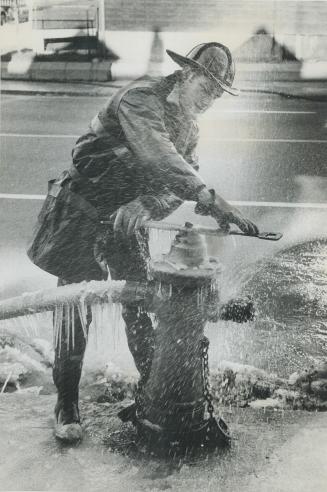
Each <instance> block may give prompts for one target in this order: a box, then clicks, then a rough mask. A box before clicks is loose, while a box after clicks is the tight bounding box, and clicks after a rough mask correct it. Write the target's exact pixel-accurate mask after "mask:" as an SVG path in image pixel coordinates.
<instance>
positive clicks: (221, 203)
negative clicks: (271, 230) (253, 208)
mask: <svg viewBox="0 0 327 492" xmlns="http://www.w3.org/2000/svg"><path fill="white" fill-rule="evenodd" d="M195 213H197V214H200V215H211V217H213V218H214V219H216V221H217V223H218V225H219V227H220V228H221V229H223V230H225V231H228V230H229V225H230V224H235V225H236V226H237V227H239V229H241V231H242V232H244V233H245V234H249V235H251V236H256V235H257V234H258V233H259V229H258V228H257V226H256V225H255V224H254V223H253V222H251V221H250V220H248V219H246V218H245V217H243V215H242V214H241V212H240V211H239V210H237V208H234V207H232V206H231V205H229V203H227V202H226V201H225V200H224V199H223V198H221V197H220V196H218V195H216V193H215V191H214V190H207V188H204V189H203V190H201V191H200V193H199V195H198V203H197V205H196V207H195Z"/></svg>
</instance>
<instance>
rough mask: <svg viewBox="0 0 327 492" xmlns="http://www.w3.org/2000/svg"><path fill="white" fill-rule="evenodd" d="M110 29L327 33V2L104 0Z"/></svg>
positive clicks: (291, 0)
mask: <svg viewBox="0 0 327 492" xmlns="http://www.w3.org/2000/svg"><path fill="white" fill-rule="evenodd" d="M104 2H105V22H106V29H108V30H111V31H116V30H118V31H122V30H124V31H149V30H150V31H151V30H152V29H153V28H154V27H159V28H160V29H161V30H163V31H199V30H200V31H203V30H204V31H208V30H209V31H211V30H216V29H219V28H226V26H229V28H231V29H235V30H237V29H238V28H240V27H241V28H242V29H244V28H245V27H246V28H248V29H251V30H252V31H253V30H256V29H257V28H258V27H262V26H265V27H266V28H268V29H270V30H271V31H275V32H278V33H280V34H313V35H318V34H321V35H325V34H326V26H327V2H325V1H302V0H298V1H296V0H228V1H226V0H133V1H131V0H104Z"/></svg>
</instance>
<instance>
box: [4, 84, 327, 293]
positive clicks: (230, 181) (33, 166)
mask: <svg viewBox="0 0 327 492" xmlns="http://www.w3.org/2000/svg"><path fill="white" fill-rule="evenodd" d="M112 90H113V89H111V88H108V95H110V91H112ZM105 101H106V98H105V97H71V96H50V95H49V96H35V95H34V96H29V95H26V96H25V95H3V96H2V99H1V106H2V107H1V115H2V125H1V185H0V200H1V204H2V206H1V211H0V217H1V238H2V239H1V256H0V263H1V266H2V268H3V271H4V274H3V275H2V278H1V281H2V285H1V289H0V297H9V296H11V295H15V294H17V293H21V292H23V291H25V290H33V289H35V288H36V287H38V286H42V285H43V286H46V285H49V283H51V282H52V285H53V282H54V279H53V278H50V276H48V275H46V274H44V273H43V272H41V271H39V270H38V269H37V268H35V267H34V266H33V265H31V264H30V262H29V261H28V259H27V258H26V256H25V247H26V243H27V241H28V239H29V237H30V234H31V228H32V227H33V224H34V222H35V219H36V216H37V213H38V210H39V209H40V206H41V203H42V202H41V200H42V197H43V195H45V193H46V189H47V181H48V180H49V179H51V178H53V177H56V176H57V175H58V174H59V173H60V172H61V171H62V170H63V169H65V168H67V167H68V166H69V165H70V162H71V157H70V156H71V149H72V146H73V144H74V142H75V140H76V139H77V137H78V136H79V135H80V134H82V133H83V132H84V131H85V130H86V128H87V125H88V123H89V121H90V120H91V118H92V117H93V116H94V115H95V114H96V112H97V111H98V110H99V108H101V106H102V105H103V104H104V103H105ZM326 121H327V103H323V102H315V101H308V100H301V99H285V98H280V97H278V96H273V95H257V96H253V97H249V96H246V95H243V96H241V97H239V98H233V97H232V96H228V95H227V96H225V97H224V98H222V99H220V100H218V101H217V102H216V103H215V104H214V106H213V107H212V108H211V109H210V110H209V111H208V112H207V113H206V114H205V115H203V116H201V118H200V120H199V125H200V142H199V146H198V154H199V157H200V160H199V162H200V170H201V174H202V176H203V177H204V179H205V181H206V182H207V183H208V186H209V187H214V188H215V189H216V190H217V191H218V192H219V193H221V194H222V196H224V197H225V198H227V199H229V200H233V201H236V202H237V204H238V205H239V206H243V207H244V206H246V208H245V209H244V212H245V213H247V215H249V216H250V217H252V218H253V219H255V220H257V221H258V224H259V226H260V227H261V228H264V229H265V230H267V228H269V227H270V228H273V227H275V228H277V230H280V229H283V230H287V226H288V225H289V222H290V220H291V219H292V218H293V217H294V214H295V213H298V214H299V213H300V214H301V213H302V209H299V208H297V207H295V208H289V207H290V204H291V206H292V203H298V202H307V203H309V204H310V203H316V202H321V203H323V202H325V201H326V191H325V190H326V186H325V180H326V177H327V169H326V148H327V127H326ZM301 176H302V177H301ZM303 176H306V178H303ZM253 202H254V203H253ZM257 202H258V203H257ZM271 202H274V203H271ZM276 202H277V203H276ZM272 205H275V207H272ZM276 205H277V208H276ZM322 206H324V205H322ZM287 207H288V208H287ZM305 212H306V214H310V213H314V214H316V213H322V212H324V210H320V211H319V209H318V210H317V209H306V210H305ZM315 217H316V215H315ZM182 218H184V216H183V217H182ZM197 220H199V218H198V219H197ZM201 220H202V219H201ZM268 220H269V222H268ZM316 222H317V221H316V220H312V217H311V216H310V219H309V224H312V225H310V227H312V233H313V234H314V235H316V234H318V233H319V230H320V229H319V228H320V225H318V226H317V224H316ZM315 224H316V230H314V227H315ZM319 224H320V222H319ZM309 232H310V230H309ZM266 246H267V247H268V245H266ZM268 251H269V248H268ZM14 270H15V271H16V273H15V275H13V271H14ZM39 282H41V284H39Z"/></svg>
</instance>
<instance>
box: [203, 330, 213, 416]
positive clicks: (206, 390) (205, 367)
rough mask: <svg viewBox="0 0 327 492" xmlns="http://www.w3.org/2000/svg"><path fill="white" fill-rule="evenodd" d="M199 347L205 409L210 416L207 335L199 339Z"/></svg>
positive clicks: (211, 406) (211, 412) (211, 400)
mask: <svg viewBox="0 0 327 492" xmlns="http://www.w3.org/2000/svg"><path fill="white" fill-rule="evenodd" d="M201 349H202V374H203V396H204V398H205V400H206V402H207V404H208V405H207V410H208V413H209V415H210V417H211V418H212V417H213V412H214V408H213V404H212V402H213V396H212V394H211V392H210V382H209V355H208V350H209V340H208V338H207V337H204V338H203V339H202V340H201Z"/></svg>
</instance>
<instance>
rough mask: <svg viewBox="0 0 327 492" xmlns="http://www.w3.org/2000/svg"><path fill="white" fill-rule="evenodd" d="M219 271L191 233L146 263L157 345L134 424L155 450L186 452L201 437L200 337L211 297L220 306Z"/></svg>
mask: <svg viewBox="0 0 327 492" xmlns="http://www.w3.org/2000/svg"><path fill="white" fill-rule="evenodd" d="M219 271H220V266H219V264H218V263H217V262H216V261H215V260H214V259H211V261H209V259H208V257H207V254H206V248H205V243H204V241H203V240H202V238H201V237H200V236H199V235H198V234H197V233H194V232H193V231H192V230H191V231H190V232H186V233H184V234H179V235H178V236H176V239H175V241H174V243H173V245H172V248H171V251H170V253H169V254H168V255H166V256H164V257H163V258H162V259H160V260H159V261H153V262H152V263H151V265H150V276H151V277H152V280H153V281H154V282H155V288H154V292H155V294H154V299H153V306H152V310H153V312H154V313H155V315H156V320H157V324H156V329H155V347H154V356H153V359H152V366H151V370H150V374H149V378H148V379H147V381H146V383H145V384H144V385H143V386H142V387H140V389H139V395H138V399H137V419H136V425H137V427H138V430H139V434H140V435H141V437H143V438H144V437H145V438H146V440H147V441H148V442H150V443H152V444H154V445H155V446H160V445H162V446H164V447H167V446H168V447H171V446H172V445H174V446H176V444H177V445H178V446H180V447H181V448H183V449H185V448H188V447H193V446H196V445H201V444H203V441H204V439H205V434H206V427H207V424H208V420H207V419H206V418H205V409H206V403H207V402H206V400H205V388H204V384H205V382H204V367H203V353H202V352H203V339H204V328H205V324H206V321H207V319H208V312H209V313H211V310H210V309H208V304H210V302H211V301H212V297H213V294H216V295H215V296H214V297H215V300H214V303H215V305H216V307H217V306H218V297H217V289H216V283H217V276H218V273H219Z"/></svg>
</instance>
